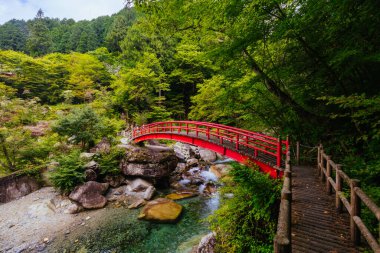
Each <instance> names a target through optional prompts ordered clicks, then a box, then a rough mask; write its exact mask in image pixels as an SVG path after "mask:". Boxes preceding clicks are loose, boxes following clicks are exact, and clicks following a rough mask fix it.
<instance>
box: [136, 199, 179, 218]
mask: <svg viewBox="0 0 380 253" xmlns="http://www.w3.org/2000/svg"><path fill="white" fill-rule="evenodd" d="M181 212H182V206H181V205H180V204H177V203H175V202H174V201H172V200H170V199H164V198H158V199H155V200H153V201H150V202H148V203H147V204H146V206H145V207H144V208H143V210H142V211H141V213H140V215H139V219H144V220H148V221H155V222H162V223H174V222H176V221H177V220H178V217H179V216H180V215H181Z"/></svg>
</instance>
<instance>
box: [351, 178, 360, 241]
mask: <svg viewBox="0 0 380 253" xmlns="http://www.w3.org/2000/svg"><path fill="white" fill-rule="evenodd" d="M355 187H360V181H359V180H357V179H352V180H351V217H350V232H351V240H352V241H353V243H354V244H355V245H359V244H360V230H359V228H358V226H357V225H356V224H355V221H354V217H355V216H360V205H361V203H360V202H361V201H360V198H359V197H358V195H356V192H355Z"/></svg>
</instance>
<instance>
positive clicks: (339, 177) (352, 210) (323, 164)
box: [317, 145, 380, 253]
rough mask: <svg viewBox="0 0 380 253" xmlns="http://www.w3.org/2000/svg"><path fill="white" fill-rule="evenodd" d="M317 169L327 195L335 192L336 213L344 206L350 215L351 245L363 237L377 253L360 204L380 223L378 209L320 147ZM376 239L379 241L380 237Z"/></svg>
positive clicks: (373, 237) (378, 250)
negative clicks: (346, 189) (348, 192)
mask: <svg viewBox="0 0 380 253" xmlns="http://www.w3.org/2000/svg"><path fill="white" fill-rule="evenodd" d="M317 169H318V175H319V176H320V178H321V180H322V182H325V183H326V191H327V193H328V194H331V193H332V190H334V191H335V206H336V209H337V211H338V212H342V207H343V206H344V207H345V208H346V210H347V212H348V213H349V214H350V235H351V240H352V241H353V243H354V244H355V245H359V244H360V238H361V236H363V237H364V238H365V239H366V241H367V242H368V244H369V246H370V247H371V249H372V250H373V251H374V252H376V253H379V252H380V245H379V241H378V240H376V237H375V236H374V235H372V234H371V232H370V231H369V229H368V228H367V226H366V225H365V224H364V223H363V221H362V219H361V217H360V216H361V203H364V204H365V205H366V206H367V207H368V209H369V210H370V211H371V212H372V213H373V214H374V215H375V217H376V218H377V220H378V221H379V222H380V208H379V207H378V206H377V205H376V204H375V202H373V200H372V199H371V198H370V197H368V195H367V194H366V193H365V192H364V191H363V190H362V189H361V188H360V181H359V180H356V179H351V178H350V177H349V176H348V175H347V174H346V173H344V172H343V171H342V169H341V165H340V164H336V163H335V162H333V161H332V160H331V157H330V156H328V155H327V154H326V153H325V152H324V150H323V146H322V145H320V146H319V147H318V155H317ZM332 171H335V181H334V179H333V177H332V174H333V173H332ZM343 183H346V184H347V185H348V186H349V189H350V201H349V200H348V199H347V198H346V196H345V194H344V193H343V192H342V188H343ZM342 204H343V205H342ZM378 239H379V240H380V236H379V238H378Z"/></svg>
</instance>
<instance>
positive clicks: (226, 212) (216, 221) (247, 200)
mask: <svg viewBox="0 0 380 253" xmlns="http://www.w3.org/2000/svg"><path fill="white" fill-rule="evenodd" d="M230 176H231V178H228V179H227V180H226V182H225V183H226V186H225V187H223V188H222V194H224V193H232V194H233V195H234V197H233V198H231V199H223V201H222V204H221V207H220V208H219V209H218V210H217V211H216V212H215V213H214V214H213V215H212V216H211V217H210V218H209V221H210V223H211V229H212V230H213V231H215V232H216V233H217V242H218V244H217V249H216V250H217V251H218V252H272V251H273V248H272V245H273V242H272V240H273V238H274V235H275V232H276V227H277V215H278V206H279V199H280V192H281V184H280V182H278V181H275V180H273V179H270V178H269V177H268V175H264V174H262V173H261V172H259V171H258V170H252V168H248V167H245V166H242V165H239V164H234V165H233V170H231V172H230Z"/></svg>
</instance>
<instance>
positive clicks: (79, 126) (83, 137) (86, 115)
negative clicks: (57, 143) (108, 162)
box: [53, 107, 104, 149]
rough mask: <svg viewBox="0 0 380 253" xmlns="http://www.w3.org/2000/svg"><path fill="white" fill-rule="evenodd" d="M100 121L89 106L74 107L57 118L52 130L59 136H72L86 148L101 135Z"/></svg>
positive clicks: (101, 126)
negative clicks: (66, 113)
mask: <svg viewBox="0 0 380 253" xmlns="http://www.w3.org/2000/svg"><path fill="white" fill-rule="evenodd" d="M103 128H104V127H103V125H102V122H101V120H100V118H99V116H98V115H97V114H96V113H95V111H94V110H93V109H91V108H89V107H85V108H83V109H75V110H73V111H72V112H71V113H69V114H68V115H66V116H64V117H63V118H61V119H59V120H58V122H57V123H56V124H55V126H54V127H53V131H54V132H56V133H58V134H59V135H61V136H68V137H74V142H75V143H77V144H81V147H82V149H86V148H87V149H88V148H90V147H91V145H92V144H93V143H94V141H95V140H96V139H97V138H98V137H99V136H100V135H101V133H102V129H103Z"/></svg>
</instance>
